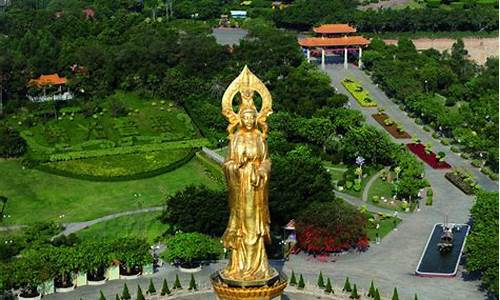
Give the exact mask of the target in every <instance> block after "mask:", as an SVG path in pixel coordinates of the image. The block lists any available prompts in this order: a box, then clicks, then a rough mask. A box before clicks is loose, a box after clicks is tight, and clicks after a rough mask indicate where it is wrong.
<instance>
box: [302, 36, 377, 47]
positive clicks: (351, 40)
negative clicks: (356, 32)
mask: <svg viewBox="0 0 500 300" xmlns="http://www.w3.org/2000/svg"><path fill="white" fill-rule="evenodd" d="M369 43H370V41H369V40H367V39H365V38H364V37H362V36H347V37H338V38H321V37H313V38H305V39H300V40H299V44H300V45H301V46H302V47H328V46H364V45H368V44H369Z"/></svg>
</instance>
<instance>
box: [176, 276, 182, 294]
mask: <svg viewBox="0 0 500 300" xmlns="http://www.w3.org/2000/svg"><path fill="white" fill-rule="evenodd" d="M174 290H182V286H181V281H180V280H179V275H178V274H175V281H174Z"/></svg>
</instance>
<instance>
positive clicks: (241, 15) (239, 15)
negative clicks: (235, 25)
mask: <svg viewBox="0 0 500 300" xmlns="http://www.w3.org/2000/svg"><path fill="white" fill-rule="evenodd" d="M246 17H247V11H246V10H232V11H231V18H234V19H246Z"/></svg>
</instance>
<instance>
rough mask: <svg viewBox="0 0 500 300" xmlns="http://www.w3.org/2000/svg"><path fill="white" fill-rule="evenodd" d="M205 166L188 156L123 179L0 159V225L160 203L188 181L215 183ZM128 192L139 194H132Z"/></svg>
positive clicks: (80, 218)
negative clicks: (72, 174) (70, 174)
mask: <svg viewBox="0 0 500 300" xmlns="http://www.w3.org/2000/svg"><path fill="white" fill-rule="evenodd" d="M208 172H209V171H208V170H207V169H206V168H205V167H204V166H203V165H202V164H201V163H200V162H199V161H198V160H197V159H193V160H191V161H190V162H188V163H187V164H185V165H184V166H182V167H180V168H178V169H176V170H174V171H172V172H169V173H166V174H163V175H159V176H156V177H152V178H148V179H142V180H133V181H125V182H92V181H85V180H78V179H72V178H67V177H61V176H57V175H51V174H47V173H45V172H42V171H38V170H33V169H25V170H23V169H22V167H21V164H20V163H19V162H18V161H16V160H7V161H5V160H4V161H0V174H2V179H1V180H0V195H4V196H6V197H8V198H9V201H8V203H7V206H6V210H5V213H6V214H9V215H11V216H12V217H11V218H7V219H5V221H4V223H6V224H32V223H34V222H37V221H41V220H56V221H59V220H60V219H59V216H60V215H63V214H64V216H65V217H64V219H63V220H62V221H63V222H77V221H85V220H91V219H95V218H98V217H101V216H105V215H108V214H112V213H115V212H119V211H127V210H134V209H138V208H140V207H150V206H158V205H162V204H163V202H164V199H165V197H166V196H167V195H170V194H172V193H175V192H176V191H178V190H180V189H182V188H184V187H185V186H187V185H190V184H205V185H207V186H209V187H211V188H220V187H221V184H220V183H217V182H216V181H215V180H214V179H212V178H213V177H211V176H209V175H210V174H209V173H208ZM134 194H138V195H139V194H140V196H138V197H135V196H134Z"/></svg>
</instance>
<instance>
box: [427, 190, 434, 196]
mask: <svg viewBox="0 0 500 300" xmlns="http://www.w3.org/2000/svg"><path fill="white" fill-rule="evenodd" d="M432 195H434V192H433V191H432V189H428V190H427V197H429V196H431V197H432Z"/></svg>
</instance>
